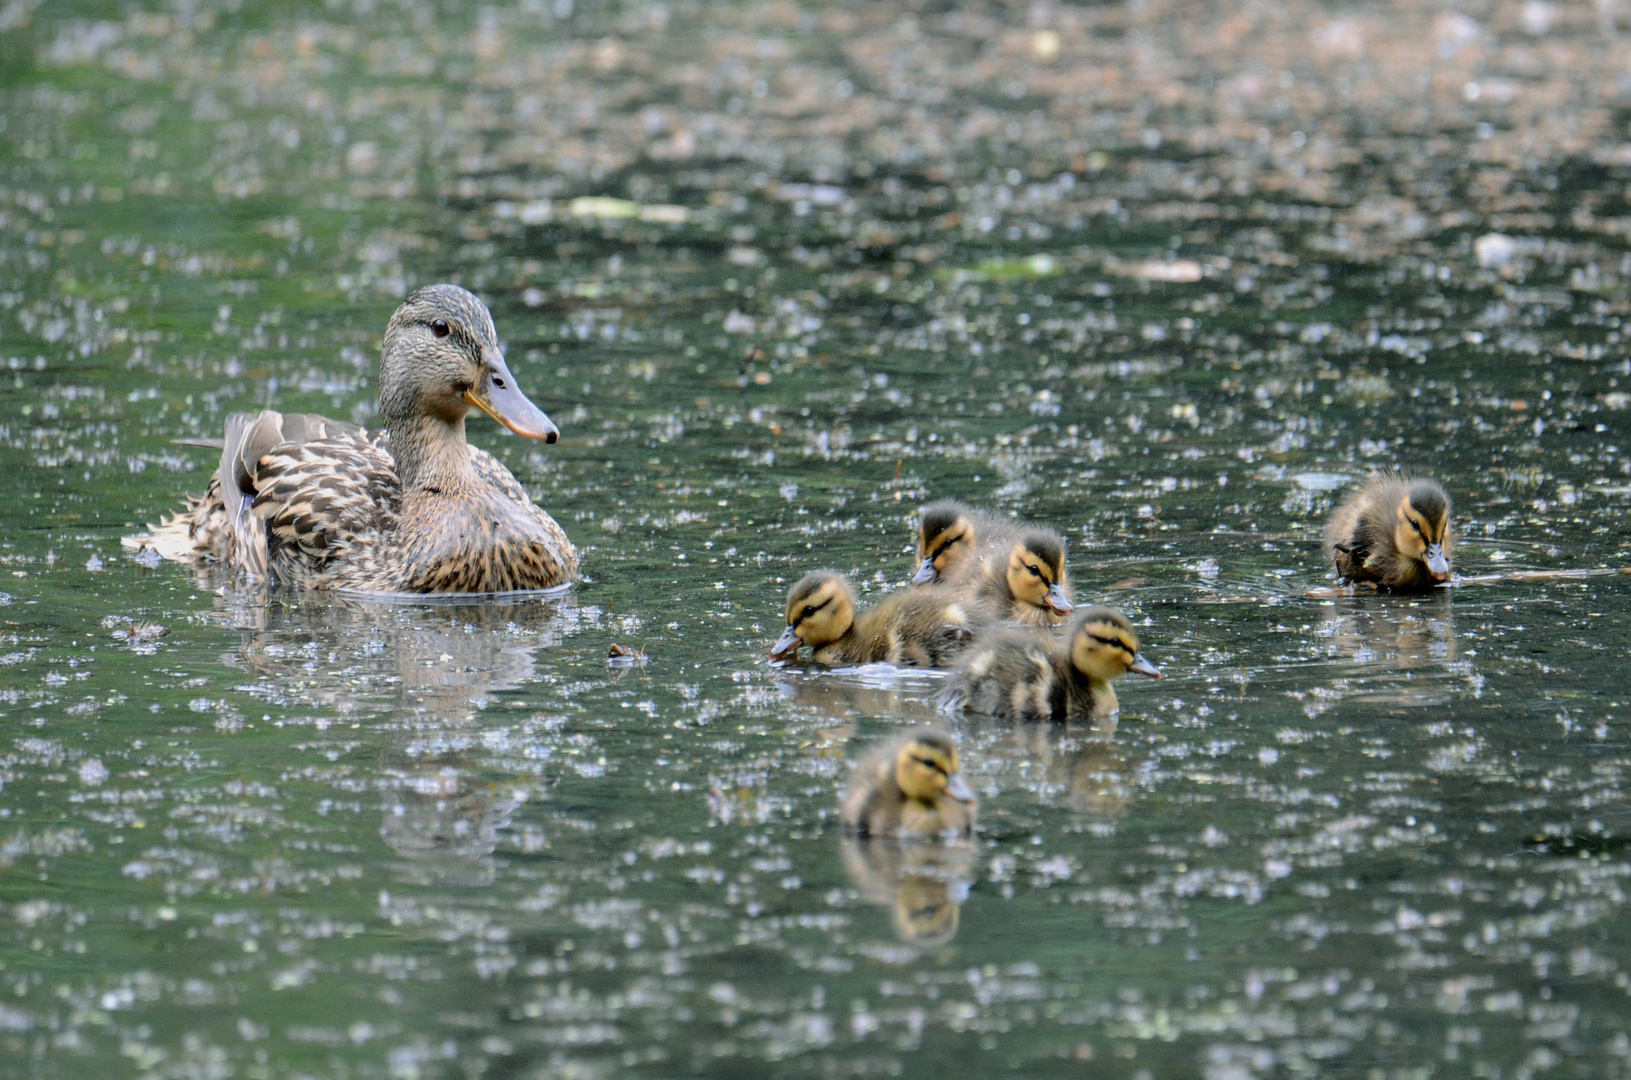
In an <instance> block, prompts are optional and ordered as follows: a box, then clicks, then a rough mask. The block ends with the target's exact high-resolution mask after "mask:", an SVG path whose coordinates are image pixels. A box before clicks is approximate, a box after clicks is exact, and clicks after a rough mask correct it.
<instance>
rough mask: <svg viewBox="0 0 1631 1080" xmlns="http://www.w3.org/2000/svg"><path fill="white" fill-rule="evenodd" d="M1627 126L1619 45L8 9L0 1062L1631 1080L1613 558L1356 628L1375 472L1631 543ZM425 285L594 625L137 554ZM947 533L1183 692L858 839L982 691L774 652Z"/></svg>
mask: <svg viewBox="0 0 1631 1080" xmlns="http://www.w3.org/2000/svg"><path fill="white" fill-rule="evenodd" d="M1628 115H1631V9H1627V8H1625V6H1624V5H1623V4H1619V3H1617V2H1616V0H1599V2H1597V3H1595V4H1584V3H1568V4H1565V3H1561V2H1559V3H1551V2H1546V0H1527V2H1523V3H1509V2H1479V0H1468V2H1464V3H1453V4H1452V3H1432V4H1414V3H1403V2H1400V3H1385V2H1376V3H1356V4H1351V5H1328V4H1311V3H1306V2H1292V3H1284V4H1277V5H1262V4H1227V5H1210V4H1197V3H1177V2H1174V3H1163V2H1156V0H1148V2H1130V3H1105V4H1095V5H1074V4H1063V3H1058V4H1056V3H1050V2H1047V0H1036V2H1033V3H1030V4H996V3H965V4H937V3H928V2H924V3H901V2H890V3H880V4H874V5H869V6H867V7H866V8H865V9H864V10H862V11H848V10H841V9H827V8H825V7H823V6H819V5H815V4H807V5H800V4H797V3H793V2H787V0H776V2H767V3H739V4H727V5H707V4H700V3H686V2H673V3H632V2H631V3H627V4H606V5H584V6H581V7H580V6H575V5H574V3H573V0H544V2H540V0H523V2H521V3H518V4H499V3H494V4H491V5H487V6H474V5H471V6H463V5H459V4H455V3H445V4H438V3H433V2H427V0H328V2H325V3H316V2H314V3H309V4H292V3H263V4H242V3H237V2H233V0H228V2H220V3H207V2H192V0H186V2H183V0H177V2H174V3H159V2H155V3H150V4H137V3H97V2H93V0H86V2H61V3H59V2H55V0H53V2H50V3H43V2H41V0H5V2H3V3H0V368H3V371H0V725H3V732H0V1076H3V1077H28V1078H43V1077H53V1078H54V1077H83V1076H90V1075H97V1074H106V1075H119V1076H125V1075H128V1076H142V1077H176V1078H193V1077H274V1076H275V1077H294V1076H312V1077H319V1076H321V1077H390V1078H401V1080H407V1078H415V1077H443V1076H447V1077H489V1076H490V1077H529V1078H531V1077H599V1076H653V1077H656V1076H679V1075H699V1076H713V1077H726V1076H743V1077H747V1076H753V1077H759V1076H794V1075H797V1076H805V1075H820V1076H895V1075H906V1076H912V1075H946V1076H988V1075H993V1074H997V1073H1004V1072H1011V1073H1015V1074H1023V1075H1027V1076H1047V1075H1060V1076H1064V1075H1072V1076H1075V1075H1083V1074H1084V1072H1087V1071H1089V1070H1090V1071H1091V1073H1092V1074H1093V1075H1104V1076H1126V1077H1139V1076H1146V1077H1163V1076H1184V1075H1198V1076H1205V1077H1208V1078H1211V1080H1235V1078H1248V1077H1270V1076H1275V1077H1279V1076H1301V1075H1354V1076H1367V1077H1375V1076H1379V1077H1389V1078H1391V1077H1403V1076H1411V1077H1416V1076H1428V1075H1435V1076H1436V1075H1444V1076H1487V1077H1517V1076H1552V1075H1557V1076H1593V1077H1600V1076H1613V1075H1623V1074H1625V1073H1626V1072H1627V1071H1628V1069H1627V1065H1626V1061H1627V1059H1628V1057H1631V1008H1628V1007H1627V1000H1626V994H1627V992H1628V990H1631V936H1628V931H1627V930H1626V926H1627V923H1626V920H1625V918H1624V915H1625V909H1626V905H1627V897H1626V870H1627V866H1628V865H1631V863H1628V862H1627V858H1626V857H1627V851H1626V840H1625V838H1626V837H1627V835H1628V829H1631V822H1628V821H1627V810H1626V800H1625V791H1624V789H1623V788H1622V787H1621V784H1622V783H1625V782H1627V771H1628V769H1631V751H1628V737H1627V727H1626V725H1627V722H1628V717H1627V711H1628V708H1631V705H1628V701H1631V698H1628V693H1631V691H1627V689H1626V686H1627V676H1628V674H1631V662H1628V658H1627V654H1626V646H1627V643H1628V641H1631V625H1628V624H1631V605H1628V604H1627V596H1628V591H1627V590H1628V586H1631V583H1628V581H1627V579H1625V578H1620V577H1617V576H1606V575H1605V576H1597V577H1587V576H1581V577H1578V578H1575V579H1561V580H1560V579H1550V580H1528V581H1525V580H1512V579H1511V578H1510V577H1509V578H1508V579H1506V580H1502V581H1499V582H1497V583H1494V584H1478V585H1464V586H1462V587H1458V588H1455V589H1450V590H1441V591H1439V592H1437V593H1434V594H1433V595H1430V596H1427V597H1423V598H1419V599H1408V598H1386V597H1382V598H1378V597H1359V598H1335V597H1319V596H1313V597H1310V596H1308V595H1305V594H1306V593H1307V592H1308V590H1310V589H1313V588H1318V587H1320V586H1323V585H1325V584H1327V579H1326V573H1325V570H1324V568H1323V567H1322V566H1321V565H1320V560H1319V555H1318V540H1319V531H1320V526H1321V523H1322V522H1323V519H1324V517H1325V515H1326V514H1327V513H1328V512H1329V510H1330V509H1331V507H1332V506H1333V504H1334V502H1335V501H1336V500H1337V499H1339V498H1340V497H1341V494H1342V489H1343V488H1344V487H1345V486H1346V485H1348V484H1349V483H1350V482H1352V481H1353V480H1355V479H1357V478H1359V477H1361V476H1363V475H1364V474H1365V473H1366V472H1367V471H1368V470H1370V469H1372V468H1376V467H1385V466H1393V465H1398V466H1403V467H1406V468H1409V469H1414V470H1422V471H1430V472H1432V473H1434V474H1435V475H1437V476H1438V477H1440V478H1441V479H1442V480H1443V481H1444V482H1445V484H1446V485H1447V487H1448V488H1449V489H1450V491H1451V494H1452V496H1453V497H1454V499H1455V500H1456V506H1455V521H1456V528H1457V530H1458V532H1459V536H1460V539H1459V544H1458V547H1457V549H1456V560H1457V569H1458V570H1459V571H1460V572H1462V573H1464V574H1486V575H1487V574H1497V573H1503V574H1510V572H1512V571H1524V570H1562V569H1569V570H1579V571H1582V572H1584V571H1590V570H1600V569H1612V568H1616V567H1619V566H1621V565H1624V564H1627V563H1628V561H1631V560H1628V558H1627V551H1626V548H1627V545H1628V543H1631V540H1628V538H1627V535H1626V529H1625V526H1624V514H1625V512H1626V509H1627V500H1628V497H1631V453H1627V452H1626V451H1625V450H1622V449H1621V447H1620V446H1619V443H1620V442H1621V441H1623V440H1625V439H1626V438H1627V431H1626V428H1627V414H1626V411H1625V410H1626V409H1627V407H1628V406H1631V363H1628V360H1627V353H1626V349H1625V346H1624V341H1623V334H1624V332H1625V331H1624V329H1623V327H1622V319H1623V318H1624V317H1625V316H1626V314H1627V311H1628V306H1631V304H1628V301H1631V253H1628V251H1627V245H1626V237H1627V236H1628V235H1631V207H1628V206H1627V203H1626V198H1625V193H1624V192H1625V182H1626V179H1627V175H1628V173H1631V142H1628V141H1627V140H1628V130H1627V126H1626V125H1627V117H1628ZM443 280H452V281H458V282H460V283H462V284H464V285H466V286H467V287H469V288H471V289H473V290H475V291H476V292H477V293H479V294H480V295H481V296H482V297H483V298H484V299H485V300H486V301H487V302H488V303H489V304H490V305H491V306H492V309H493V312H494V316H495V319H496V321H497V325H498V328H499V332H500V335H501V337H502V338H503V339H504V340H505V341H506V345H507V351H508V355H509V358H510V363H511V366H512V368H513V370H514V371H515V374H516V376H517V378H518V379H520V380H521V382H522V384H523V386H524V388H525V389H526V390H527V391H528V392H529V393H530V394H531V395H532V396H533V397H534V399H535V400H536V401H537V402H538V403H539V404H540V405H541V406H543V407H544V408H545V409H546V410H547V411H549V412H550V413H551V414H552V415H553V417H554V418H555V419H556V420H557V422H559V423H560V425H561V427H562V429H563V431H564V438H563V440H562V441H561V443H560V444H559V445H556V446H553V447H543V446H541V445H539V444H537V443H527V442H523V441H521V440H518V439H515V438H512V437H509V436H507V435H504V434H503V433H501V432H499V431H498V429H497V428H496V427H494V426H492V425H489V424H486V423H485V421H483V422H480V423H477V422H474V421H473V422H472V425H471V435H472V437H473V438H474V439H475V440H476V441H478V442H479V443H481V444H482V445H484V446H487V447H489V448H490V449H492V450H493V451H494V453H496V454H498V455H499V456H500V457H501V459H503V460H504V461H505V462H506V463H507V464H508V465H509V466H510V468H511V469H512V470H513V471H514V472H515V473H516V475H517V476H518V477H520V478H521V480H522V481H523V482H524V483H525V484H526V485H527V487H528V488H529V490H530V491H531V493H532V494H533V496H534V497H535V498H536V499H537V501H538V502H539V503H540V504H541V505H543V506H544V507H546V508H547V509H548V510H550V512H551V513H553V514H554V515H555V516H556V517H557V518H558V519H559V520H560V521H561V522H562V524H563V525H564V526H565V527H566V529H567V531H568V532H569V533H570V534H571V535H572V537H573V539H574V540H575V541H576V542H577V543H578V544H579V545H580V547H581V548H582V549H583V551H584V556H585V557H584V580H583V581H582V582H581V583H580V584H579V585H578V586H577V587H576V588H575V589H574V590H572V591H571V592H570V593H569V594H568V595H566V596H564V597H561V598H558V599H555V600H552V601H547V602H538V601H533V602H529V603H524V604H510V605H494V604H485V605H446V604H441V605H386V604H373V603H367V602H362V601H354V600H337V599H335V598H332V597H327V596H320V595H273V596H270V597H267V596H265V595H263V594H261V593H259V592H257V591H255V590H253V589H249V588H245V587H244V586H243V585H242V583H235V582H232V581H230V580H226V579H223V578H219V577H214V576H211V575H209V574H207V573H203V574H189V573H188V572H187V571H186V570H185V569H183V568H178V567H175V566H170V565H162V566H154V565H148V564H146V563H143V562H141V561H138V560H134V559H131V558H129V557H127V556H125V555H124V554H122V553H121V551H120V548H119V543H118V539H119V537H120V536H121V535H122V534H128V533H130V532H133V531H136V530H137V528H138V527H139V525H140V524H141V523H142V522H146V521H151V520H155V519H156V517H157V516H158V515H159V514H160V513H162V512H165V511H168V510H171V509H173V508H175V507H176V506H177V505H179V497H180V495H181V493H183V492H186V491H200V490H202V488H203V487H204V485H205V483H206V481H207V478H208V473H209V469H210V468H211V466H212V461H211V456H212V455H211V454H210V453H209V452H207V451H202V450H195V449H190V448H187V447H184V446H178V445H177V444H176V442H175V440H177V439H185V438H197V437H208V436H212V435H218V434H219V432H220V428H221V424H222V422H223V420H224V418H225V416H226V414H227V413H228V412H231V411H234V410H241V409H255V408H260V407H263V406H268V405H270V406H273V407H277V408H281V409H296V410H308V411H317V412H323V413H327V414H329V415H333V416H338V417H342V418H348V419H353V420H358V421H361V422H365V423H366V422H368V421H369V420H370V418H371V417H372V415H373V410H374V405H373V393H374V388H373V373H374V369H375V365H376V364H377V359H378V356H377V346H378V338H379V334H380V332H381V330H382V329H383V327H384V324H385V321H386V319H387V318H388V317H389V315H390V312H391V311H392V309H393V308H394V307H395V305H396V304H397V302H398V301H399V300H400V298H401V297H402V296H403V295H404V294H405V293H406V292H407V291H408V290H411V289H412V288H414V287H415V286H417V285H422V284H427V283H430V282H434V281H443ZM1622 383H1623V384H1625V385H1622ZM946 495H957V496H961V497H964V498H968V499H970V500H973V501H976V502H979V503H981V504H984V505H988V506H992V507H995V508H998V509H1000V510H1003V511H1007V512H1012V513H1015V514H1018V515H1022V516H1025V517H1030V518H1034V519H1037V520H1041V521H1045V522H1048V523H1051V524H1053V525H1055V526H1056V527H1058V528H1059V529H1061V530H1062V531H1063V532H1064V533H1065V535H1066V537H1067V540H1068V541H1069V544H1070V559H1071V570H1072V574H1073V577H1074V580H1075V582H1076V588H1077V592H1078V595H1079V596H1081V597H1083V598H1087V599H1091V600H1104V601H1107V602H1110V603H1113V604H1115V605H1116V606H1119V607H1121V608H1122V609H1123V610H1125V611H1126V612H1127V613H1128V614H1129V616H1130V617H1131V618H1132V619H1133V621H1134V623H1135V625H1136V626H1137V628H1138V631H1139V634H1140V637H1141V639H1142V641H1143V644H1144V648H1145V652H1146V653H1147V654H1148V655H1150V656H1151V657H1152V658H1153V659H1155V660H1156V661H1157V662H1159V663H1160V664H1162V665H1163V667H1164V668H1165V671H1166V673H1167V678H1166V680H1164V681H1163V682H1160V683H1141V684H1140V685H1136V686H1124V689H1123V691H1122V693H1121V699H1122V708H1123V711H1122V719H1121V724H1120V727H1119V730H1117V731H1116V732H1115V733H1114V735H1113V736H1112V737H1109V738H1104V737H1094V734H1093V733H1091V732H1084V731H1076V730H1072V729H1068V728H1064V727H1048V726H1023V725H1020V726H1015V725H1006V724H999V723H995V722H992V721H989V720H981V719H979V718H969V719H965V720H960V721H958V722H956V723H955V724H953V725H951V726H952V727H953V729H954V730H955V731H956V733H957V734H958V735H959V737H960V739H961V740H962V746H963V760H964V768H965V771H966V772H967V773H968V774H969V775H970V778H971V781H972V783H973V784H974V785H975V787H976V789H977V790H978V791H979V793H980V794H981V796H982V800H983V809H982V818H981V824H980V829H979V834H978V839H977V841H976V842H975V843H974V844H973V845H972V846H971V847H969V848H965V849H960V850H955V849H954V850H939V849H926V850H920V851H907V852H904V853H902V852H890V851H887V850H884V849H878V848H871V847H866V846H858V845H855V844H853V843H845V842H844V841H843V840H842V838H841V835H840V830H839V828H838V826H837V821H836V806H837V792H838V791H839V789H840V787H841V786H842V783H843V781H844V778H845V776H846V775H847V768H848V765H847V763H848V762H850V761H852V760H853V759H854V758H855V757H856V756H857V755H858V754H859V753H860V752H862V751H863V750H864V749H865V748H866V746H867V745H869V744H870V743H871V742H872V741H873V740H874V739H876V738H879V737H883V736H886V735H888V734H889V733H891V732H893V731H895V730H897V729H899V728H900V727H901V726H902V724H904V723H907V722H913V721H921V720H930V719H933V714H932V712H931V711H930V708H929V705H928V702H929V700H930V699H931V697H932V695H933V694H934V692H935V691H936V690H937V689H938V687H939V685H940V683H939V681H938V678H937V677H936V676H933V675H924V674H917V675H909V676H903V677H898V678H893V677H886V676H882V675H878V674H877V673H861V674H852V675H820V674H798V673H792V672H776V671H771V670H770V669H768V667H767V665H766V663H765V652H766V649H767V648H768V646H769V644H770V642H771V641H772V640H773V639H774V637H775V636H776V634H777V633H778V632H779V630H780V624H781V618H782V614H781V599H782V595H783V593H784V591H785V589H786V586H787V583H788V582H789V581H791V580H792V579H794V578H795V577H796V576H798V575H799V574H800V573H802V572H803V571H804V570H806V569H810V568H813V567H815V566H818V565H831V566H834V567H836V568H838V569H841V570H844V571H846V572H849V573H851V574H853V575H854V577H855V578H856V579H857V581H858V582H860V583H863V585H864V587H865V590H866V591H868V592H871V593H873V594H876V593H878V592H881V591H883V590H886V589H889V588H894V587H899V586H900V585H901V584H902V583H903V582H904V580H905V579H906V577H907V576H908V575H909V573H910V570H911V567H910V564H909V559H908V558H907V552H908V548H909V544H910V528H911V521H912V518H913V515H914V513H915V510H916V507H917V506H918V505H919V504H920V503H921V501H923V500H925V499H927V498H930V497H939V496H946ZM613 643H618V644H624V645H628V646H630V647H632V648H636V649H643V650H644V652H645V655H646V663H645V664H644V665H643V666H636V667H633V668H629V669H616V670H614V669H611V668H608V666H607V664H606V653H607V650H608V647H609V646H610V645H611V644H613Z"/></svg>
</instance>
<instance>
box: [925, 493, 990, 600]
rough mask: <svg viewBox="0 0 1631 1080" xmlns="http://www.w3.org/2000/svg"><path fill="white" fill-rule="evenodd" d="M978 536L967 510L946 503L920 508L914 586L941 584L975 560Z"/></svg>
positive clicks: (953, 502) (954, 504)
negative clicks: (921, 510)
mask: <svg viewBox="0 0 1631 1080" xmlns="http://www.w3.org/2000/svg"><path fill="white" fill-rule="evenodd" d="M977 541H978V536H977V535H976V534H975V531H974V522H973V520H972V519H971V518H970V517H969V514H968V508H967V507H965V506H964V505H963V504H962V503H959V502H955V501H953V500H950V499H947V500H945V501H943V502H936V503H930V504H929V505H928V506H925V507H924V508H923V513H922V514H921V515H919V517H918V523H917V562H918V566H917V573H915V574H913V575H912V584H913V585H924V584H927V583H928V582H931V581H944V580H945V579H946V578H947V577H948V576H949V575H950V574H951V573H953V572H954V571H955V570H956V569H957V568H958V567H960V566H962V565H964V564H965V563H967V562H968V560H969V559H971V558H973V557H974V546H975V544H976V542H977Z"/></svg>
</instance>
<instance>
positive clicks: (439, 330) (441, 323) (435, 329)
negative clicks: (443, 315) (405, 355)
mask: <svg viewBox="0 0 1631 1080" xmlns="http://www.w3.org/2000/svg"><path fill="white" fill-rule="evenodd" d="M430 332H431V333H433V334H435V335H436V336H437V337H447V335H448V334H450V333H452V328H451V327H449V326H448V325H447V320H446V319H437V320H436V321H435V322H433V323H431V324H430Z"/></svg>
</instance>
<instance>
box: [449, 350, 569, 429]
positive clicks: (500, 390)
mask: <svg viewBox="0 0 1631 1080" xmlns="http://www.w3.org/2000/svg"><path fill="white" fill-rule="evenodd" d="M464 400H465V401H466V402H468V403H469V404H471V405H474V406H475V407H476V408H478V409H480V410H481V411H482V412H484V413H486V414H487V415H488V416H491V417H492V418H493V419H494V420H497V421H498V422H499V423H501V424H503V425H504V426H505V427H507V428H509V429H510V430H511V431H513V432H515V433H516V434H517V435H519V436H521V437H522V438H524V439H537V440H538V441H539V442H546V443H552V442H554V441H555V440H556V439H559V438H560V437H561V429H560V428H558V427H556V426H555V422H554V421H553V420H551V419H550V418H549V417H548V416H546V415H544V410H542V409H540V408H539V407H538V406H536V405H534V404H533V403H532V401H531V400H530V399H529V398H528V397H527V395H525V394H523V393H522V392H521V389H520V387H518V386H516V385H515V376H513V375H511V374H510V368H509V365H507V364H505V363H504V355H503V354H502V353H499V352H491V353H488V354H487V355H485V356H483V357H482V363H481V378H480V380H479V381H478V382H477V383H476V385H475V386H473V387H471V388H470V389H469V390H466V391H465V392H464Z"/></svg>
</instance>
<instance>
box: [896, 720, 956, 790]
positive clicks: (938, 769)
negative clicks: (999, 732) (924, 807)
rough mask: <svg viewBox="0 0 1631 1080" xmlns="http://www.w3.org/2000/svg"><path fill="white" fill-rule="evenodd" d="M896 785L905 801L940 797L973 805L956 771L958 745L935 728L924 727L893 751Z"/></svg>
mask: <svg viewBox="0 0 1631 1080" xmlns="http://www.w3.org/2000/svg"><path fill="white" fill-rule="evenodd" d="M895 783H897V784H899V785H900V790H901V791H902V792H903V793H904V794H905V795H906V797H907V798H908V799H916V800H917V801H918V802H925V803H936V802H939V801H940V799H941V798H942V797H945V798H951V799H956V800H957V801H958V802H962V803H972V802H974V801H975V800H974V792H973V791H971V790H969V786H968V785H967V784H965V783H964V782H963V777H962V774H961V773H959V772H958V771H957V744H956V743H954V742H952V741H951V736H950V735H947V734H946V733H945V732H944V731H941V730H940V729H938V728H923V729H922V730H920V731H916V732H913V733H912V734H911V735H909V736H908V737H906V738H905V739H903V740H901V744H900V749H898V750H896V751H895Z"/></svg>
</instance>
